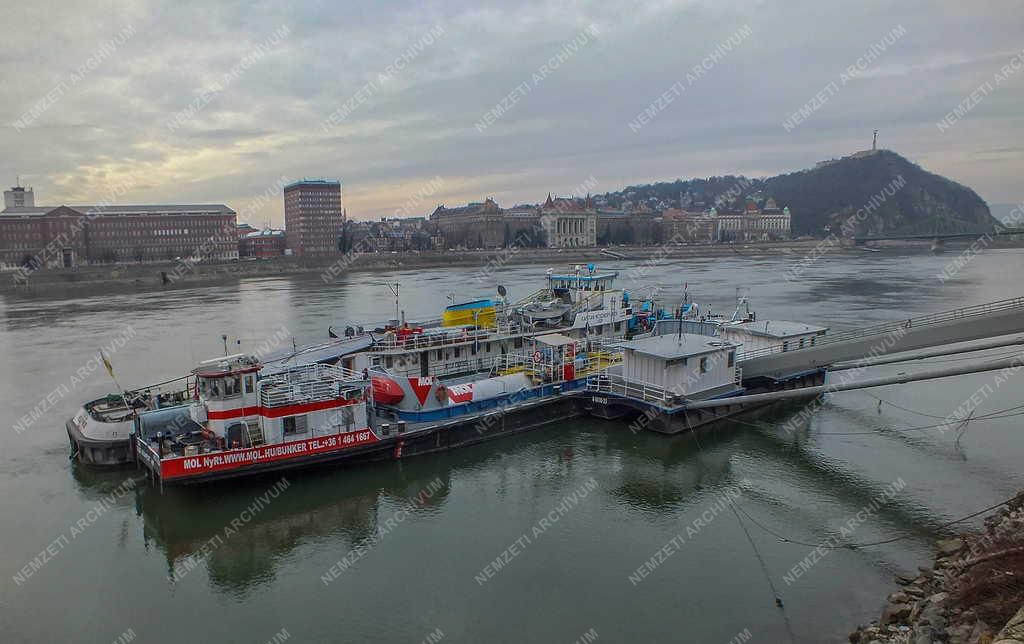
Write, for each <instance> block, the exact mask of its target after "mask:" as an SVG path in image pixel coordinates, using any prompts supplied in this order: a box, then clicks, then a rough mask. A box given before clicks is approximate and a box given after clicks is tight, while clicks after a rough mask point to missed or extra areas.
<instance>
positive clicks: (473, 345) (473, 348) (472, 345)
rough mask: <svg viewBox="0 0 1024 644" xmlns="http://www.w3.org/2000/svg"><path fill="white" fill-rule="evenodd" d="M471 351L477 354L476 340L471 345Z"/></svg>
mask: <svg viewBox="0 0 1024 644" xmlns="http://www.w3.org/2000/svg"><path fill="white" fill-rule="evenodd" d="M469 352H470V354H472V355H474V356H475V355H476V343H475V342H474V343H473V344H471V345H469Z"/></svg>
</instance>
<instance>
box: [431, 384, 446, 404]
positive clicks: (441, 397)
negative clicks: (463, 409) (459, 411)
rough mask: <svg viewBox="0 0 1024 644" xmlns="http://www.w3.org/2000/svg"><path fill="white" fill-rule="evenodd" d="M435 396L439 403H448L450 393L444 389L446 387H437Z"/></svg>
mask: <svg viewBox="0 0 1024 644" xmlns="http://www.w3.org/2000/svg"><path fill="white" fill-rule="evenodd" d="M434 396H435V397H436V398H437V402H440V403H443V402H447V401H448V391H447V390H446V389H445V388H444V385H438V386H437V390H436V391H435V392H434Z"/></svg>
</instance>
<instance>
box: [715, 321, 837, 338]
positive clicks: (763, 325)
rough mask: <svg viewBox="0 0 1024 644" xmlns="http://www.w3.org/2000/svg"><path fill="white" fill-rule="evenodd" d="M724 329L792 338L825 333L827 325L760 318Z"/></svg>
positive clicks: (724, 327) (770, 336) (724, 328)
mask: <svg viewBox="0 0 1024 644" xmlns="http://www.w3.org/2000/svg"><path fill="white" fill-rule="evenodd" d="M722 329H723V330H729V329H732V330H735V331H738V332H740V333H746V334H748V335H761V336H765V337H769V338H791V337H793V336H797V335H808V334H810V333H824V332H825V331H828V327H827V326H818V325H816V324H804V323H803V322H790V321H788V320H758V321H757V322H740V323H738V324H729V325H726V326H723V327H722Z"/></svg>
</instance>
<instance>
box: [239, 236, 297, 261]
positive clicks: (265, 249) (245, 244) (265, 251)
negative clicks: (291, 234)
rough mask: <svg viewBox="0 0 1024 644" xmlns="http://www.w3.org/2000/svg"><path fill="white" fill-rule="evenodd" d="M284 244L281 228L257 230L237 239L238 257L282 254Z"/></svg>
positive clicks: (263, 256)
mask: <svg viewBox="0 0 1024 644" xmlns="http://www.w3.org/2000/svg"><path fill="white" fill-rule="evenodd" d="M285 246H286V242H285V234H284V231H283V230H257V231H253V232H251V233H248V234H247V235H246V236H245V237H243V238H242V239H240V240H239V241H238V254H239V256H240V257H258V258H260V259H267V258H270V257H281V256H282V255H284V249H285Z"/></svg>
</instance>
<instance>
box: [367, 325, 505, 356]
mask: <svg viewBox="0 0 1024 644" xmlns="http://www.w3.org/2000/svg"><path fill="white" fill-rule="evenodd" d="M522 331H523V330H522V328H520V327H519V325H517V324H501V325H500V328H499V329H494V328H489V329H474V330H472V331H469V330H467V331H459V330H457V329H455V328H453V329H452V331H451V332H450V333H412V334H409V335H407V336H406V337H404V338H401V337H399V336H398V335H397V334H394V333H389V334H387V335H385V336H383V337H379V338H376V343H375V344H374V348H375V349H383V350H391V349H400V350H402V351H409V350H415V349H423V350H427V349H437V348H440V347H451V346H456V345H468V344H472V343H473V342H484V341H494V340H499V339H501V338H502V335H505V334H507V335H514V334H517V333H521V332H522Z"/></svg>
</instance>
